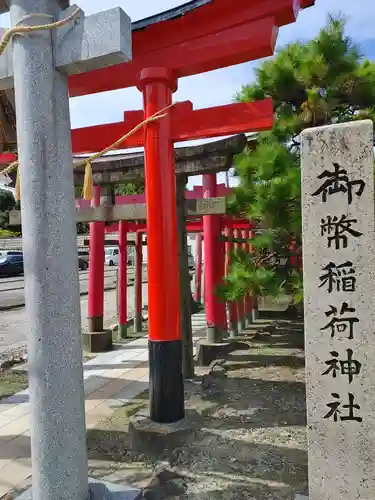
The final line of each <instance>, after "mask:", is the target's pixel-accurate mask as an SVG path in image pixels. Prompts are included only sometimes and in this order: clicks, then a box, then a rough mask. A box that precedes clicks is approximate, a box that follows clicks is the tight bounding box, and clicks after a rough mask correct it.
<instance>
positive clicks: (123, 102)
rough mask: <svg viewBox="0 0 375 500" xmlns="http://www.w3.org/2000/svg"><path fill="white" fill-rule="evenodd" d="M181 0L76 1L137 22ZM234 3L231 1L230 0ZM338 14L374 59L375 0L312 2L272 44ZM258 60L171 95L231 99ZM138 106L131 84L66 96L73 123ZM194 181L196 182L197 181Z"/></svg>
mask: <svg viewBox="0 0 375 500" xmlns="http://www.w3.org/2000/svg"><path fill="white" fill-rule="evenodd" d="M183 1H184V0H138V1H136V2H135V1H134V0H106V1H104V2H103V0H77V4H78V5H79V6H80V7H81V8H82V9H83V10H84V11H85V13H86V14H92V13H95V12H99V11H101V10H104V9H108V8H111V7H115V6H121V7H122V8H123V9H124V10H125V12H127V14H128V15H129V16H130V17H131V19H132V20H133V21H136V20H137V19H141V18H143V17H147V16H149V15H152V14H155V13H157V12H160V11H163V10H166V9H168V8H171V7H175V6H177V5H179V4H181V3H183ZM249 1H251V0H249ZM72 3H74V2H72ZM233 4H234V5H235V0H234V2H233ZM338 12H342V13H343V14H344V15H345V16H346V17H347V18H348V26H347V28H348V34H349V35H350V36H351V37H352V38H353V39H354V40H355V41H356V42H357V43H358V44H360V46H361V48H362V53H363V54H364V55H365V56H367V57H369V58H374V59H375V0H357V1H353V0H316V5H315V7H312V8H310V9H306V10H305V11H303V12H301V13H300V15H299V17H298V19H297V22H296V23H294V24H292V25H289V26H284V27H283V28H281V29H280V32H279V37H278V43H277V46H278V47H280V46H283V45H285V44H286V43H288V42H291V41H293V40H296V39H300V40H301V39H302V40H303V39H309V38H311V37H313V36H315V35H316V34H317V32H318V31H319V29H320V28H321V27H322V26H323V24H324V23H325V21H326V19H327V15H328V13H338ZM1 17H3V18H4V23H3V24H4V25H6V24H7V16H1ZM182 57H183V55H182ZM258 64H259V61H257V62H250V63H246V64H241V65H238V66H235V67H231V68H225V69H222V70H217V71H212V72H210V73H206V74H203V75H197V76H193V77H188V78H183V79H180V81H179V89H178V91H177V92H176V94H175V99H176V100H180V101H183V100H191V101H192V102H193V103H194V106H195V108H202V107H209V106H215V105H220V104H227V103H230V102H231V101H232V100H233V95H234V93H235V92H236V91H237V90H238V89H239V87H240V86H241V85H242V84H246V83H249V82H251V80H252V79H253V77H254V67H256V65H258ZM141 106H142V99H141V94H140V92H139V91H138V90H137V89H135V88H133V89H124V90H118V91H115V92H105V93H102V94H96V95H93V96H85V97H78V98H75V99H71V102H70V108H71V121H72V127H73V128H76V127H84V126H88V125H94V124H99V123H110V122H114V121H121V120H122V119H123V112H124V111H125V110H129V109H140V108H141ZM196 180H197V181H198V182H199V179H196ZM221 180H222V177H221ZM199 183H200V182H199Z"/></svg>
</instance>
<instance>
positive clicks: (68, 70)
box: [0, 4, 132, 89]
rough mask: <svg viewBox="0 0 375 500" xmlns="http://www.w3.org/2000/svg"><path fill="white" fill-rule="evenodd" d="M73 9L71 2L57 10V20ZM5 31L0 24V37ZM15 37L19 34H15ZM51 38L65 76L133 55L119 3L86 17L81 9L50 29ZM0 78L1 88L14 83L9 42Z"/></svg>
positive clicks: (42, 21)
mask: <svg viewBox="0 0 375 500" xmlns="http://www.w3.org/2000/svg"><path fill="white" fill-rule="evenodd" d="M0 9H1V4H0ZM76 10H77V6H76V5H72V6H71V7H69V8H68V9H66V10H64V11H62V12H60V13H59V15H58V16H56V20H62V19H66V18H67V17H69V16H70V15H71V14H73V12H75V11H76ZM36 11H37V10H36ZM47 21H48V19H47ZM47 21H46V18H38V17H37V16H35V17H32V18H30V19H28V20H27V24H28V25H33V24H45V23H46V22H47ZM51 21H52V19H51ZM4 32H5V29H4V28H0V38H1V37H2V36H3V34H4ZM45 33H47V32H45ZM24 36H25V35H24ZM26 36H27V35H26ZM30 36H35V35H29V37H30ZM17 38H19V35H15V36H14V39H17ZM52 40H53V52H54V59H55V67H56V68H58V69H59V70H60V72H61V73H64V74H65V75H68V76H69V75H75V74H78V73H86V72H88V71H92V70H95V69H101V68H104V67H107V66H112V65H116V64H120V63H123V62H128V61H130V60H131V56H132V28H131V20H130V18H129V16H128V15H127V14H125V12H124V11H123V10H122V9H121V8H119V7H116V8H113V9H109V10H106V11H104V12H100V13H98V14H92V15H91V16H87V17H85V14H84V12H83V11H82V10H81V12H80V14H78V15H77V16H76V17H75V19H74V21H73V20H72V21H69V22H68V23H67V24H65V25H63V26H61V27H60V28H58V29H54V30H52ZM0 82H1V88H2V89H11V88H13V87H14V80H13V59H12V43H10V44H9V45H8V47H7V48H6V50H5V52H4V54H3V55H2V56H1V57H0Z"/></svg>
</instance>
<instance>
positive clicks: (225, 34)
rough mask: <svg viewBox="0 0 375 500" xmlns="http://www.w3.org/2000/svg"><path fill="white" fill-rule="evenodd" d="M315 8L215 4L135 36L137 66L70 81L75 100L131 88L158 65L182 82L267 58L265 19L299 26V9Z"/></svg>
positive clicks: (264, 2) (294, 1) (284, 2)
mask: <svg viewBox="0 0 375 500" xmlns="http://www.w3.org/2000/svg"><path fill="white" fill-rule="evenodd" d="M313 4H314V0H253V1H251V2H249V1H248V0H236V8H233V0H214V1H213V2H212V3H210V4H207V5H205V6H202V7H200V8H198V9H195V10H193V11H191V12H188V13H187V14H185V15H184V16H181V17H180V18H176V19H173V20H167V21H163V22H160V23H157V24H153V25H150V26H148V27H146V28H145V29H143V30H139V31H135V32H133V62H131V63H127V64H119V65H117V66H112V67H110V68H105V69H101V70H96V71H93V72H91V73H86V74H81V75H74V76H72V77H70V78H69V90H70V95H71V97H74V96H78V95H85V94H89V93H95V92H103V91H107V90H115V89H119V88H126V87H132V86H134V85H136V80H137V75H138V73H139V72H140V71H141V70H142V69H143V68H145V67H150V66H153V65H159V66H164V67H166V68H168V69H170V70H172V71H174V72H175V75H176V77H182V76H189V75H192V74H195V73H196V72H204V71H210V70H212V69H216V68H219V67H224V66H230V65H233V64H238V63H240V62H246V61H248V60H250V59H254V58H256V59H258V58H261V57H265V56H266V55H270V54H268V51H269V49H270V45H271V46H274V39H275V30H274V28H272V29H271V31H270V28H269V26H266V24H264V23H265V21H264V20H265V19H271V18H273V24H274V25H275V26H283V25H285V24H288V23H291V22H294V21H295V19H296V16H297V14H298V11H299V8H300V7H309V6H311V5H313ZM262 23H263V24H262ZM220 35H222V36H220ZM244 35H245V36H244ZM240 40H241V41H240ZM232 41H233V42H234V45H233V47H232V48H231V47H230V45H231V43H232ZM265 42H266V43H265ZM241 45H242V46H241ZM238 49H239V52H238V51H237V50H238ZM181 54H183V57H181ZM207 55H209V57H207Z"/></svg>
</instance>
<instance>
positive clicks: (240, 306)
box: [234, 229, 245, 333]
mask: <svg viewBox="0 0 375 500" xmlns="http://www.w3.org/2000/svg"><path fill="white" fill-rule="evenodd" d="M234 237H235V238H236V239H241V229H235V230H234ZM234 248H235V250H236V251H237V252H238V250H240V249H241V248H242V245H241V243H238V242H235V244H234ZM244 309H245V308H244V301H243V299H239V300H238V301H237V318H238V332H239V333H241V332H242V331H243V330H244V329H245V310H244Z"/></svg>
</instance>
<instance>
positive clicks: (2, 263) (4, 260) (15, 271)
mask: <svg viewBox="0 0 375 500" xmlns="http://www.w3.org/2000/svg"><path fill="white" fill-rule="evenodd" d="M20 274H23V254H22V253H19V254H17V255H13V254H12V255H4V256H1V257H0V276H18V275H20Z"/></svg>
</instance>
